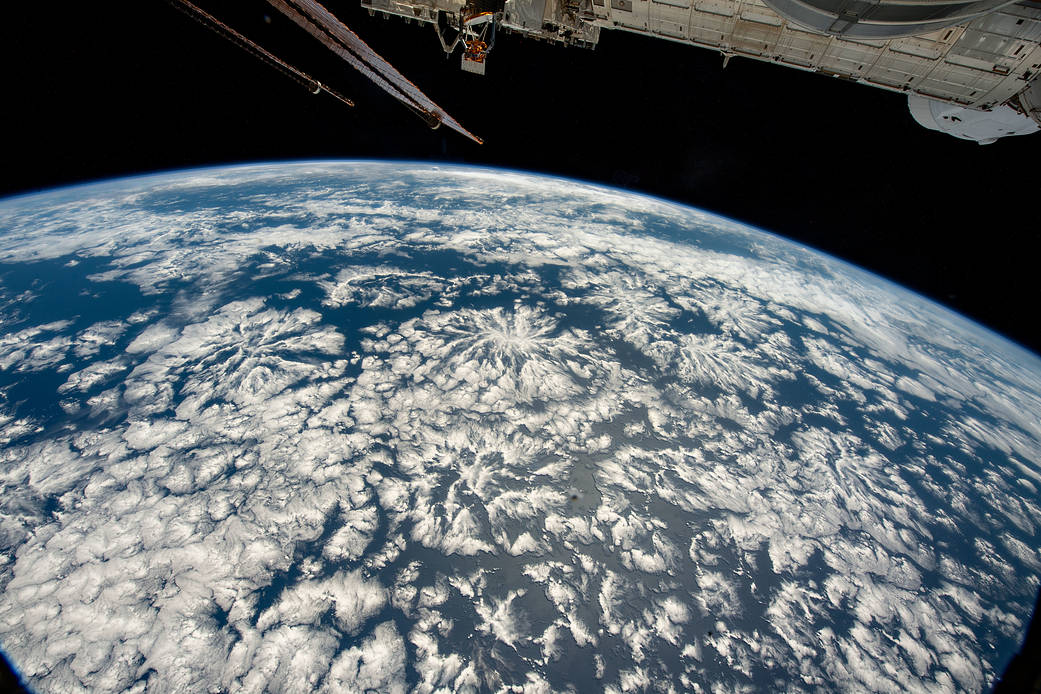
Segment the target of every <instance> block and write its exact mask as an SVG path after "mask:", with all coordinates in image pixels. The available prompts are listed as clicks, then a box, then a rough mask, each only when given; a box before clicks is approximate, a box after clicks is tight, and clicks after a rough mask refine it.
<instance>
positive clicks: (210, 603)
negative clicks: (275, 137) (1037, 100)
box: [0, 163, 1041, 692]
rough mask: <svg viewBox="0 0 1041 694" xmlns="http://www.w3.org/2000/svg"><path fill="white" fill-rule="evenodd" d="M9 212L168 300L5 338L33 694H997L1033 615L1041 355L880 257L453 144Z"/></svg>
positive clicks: (7, 447)
mask: <svg viewBox="0 0 1041 694" xmlns="http://www.w3.org/2000/svg"><path fill="white" fill-rule="evenodd" d="M406 193H407V197H402V195H405V194H406ZM20 200H21V201H20V202H17V203H4V205H0V224H2V225H3V226H4V228H5V229H9V230H10V233H9V234H7V235H5V236H4V237H3V239H0V258H2V259H4V260H5V261H7V262H12V263H17V262H26V261H30V260H35V259H44V258H53V259H58V260H62V261H64V262H65V263H66V264H67V265H68V267H66V268H64V269H65V271H68V272H73V273H75V272H81V273H86V272H88V270H87V269H86V268H87V267H90V270H89V272H91V273H93V274H91V275H90V276H89V277H84V279H85V280H87V281H91V280H93V281H95V282H96V283H97V287H98V291H99V292H101V291H102V290H103V289H104V287H105V285H104V284H103V283H107V282H122V283H130V284H132V285H134V286H135V287H136V288H137V289H138V290H140V291H141V292H142V293H144V294H145V295H147V296H148V297H149V299H148V302H147V306H146V307H145V308H142V309H141V310H135V311H134V312H133V313H132V314H131V315H129V316H126V317H119V316H114V317H112V318H109V317H107V314H106V318H105V319H104V320H93V319H92V318H91V319H84V320H83V322H82V324H80V323H79V322H78V321H80V320H81V319H80V318H76V319H75V320H76V321H77V322H73V321H72V319H71V317H70V320H68V321H57V322H51V323H41V324H39V325H35V326H34V325H32V324H31V322H28V321H27V322H24V323H20V324H17V325H14V326H10V327H9V329H8V331H7V332H6V333H5V334H4V335H3V336H0V369H2V370H3V373H4V375H5V379H8V380H6V381H5V384H4V385H3V388H2V391H0V397H2V398H3V401H2V402H0V405H2V411H3V415H2V416H0V426H2V427H3V434H2V438H3V440H5V441H6V442H5V444H4V448H3V450H2V451H0V455H2V465H0V642H2V643H3V646H4V648H5V650H6V651H7V652H8V653H9V654H11V655H12V657H13V658H14V659H15V661H16V662H17V663H18V664H19V666H20V667H21V669H22V671H23V672H24V673H25V674H26V675H27V676H28V677H29V678H30V679H31V681H32V682H33V683H34V685H36V686H38V687H39V688H40V690H41V691H63V690H76V689H91V690H95V691H121V690H126V689H132V688H133V687H135V686H136V687H142V686H147V687H148V688H150V689H155V690H156V691H163V690H164V688H165V689H168V690H171V691H173V690H178V689H179V690H182V691H194V690H203V689H206V688H207V687H209V686H211V685H213V686H219V687H222V688H224V689H226V690H228V691H262V690H263V689H264V688H265V687H267V688H272V689H284V690H297V689H308V690H312V689H321V688H325V689H329V690H348V691H349V690H352V689H354V690H359V691H364V690H365V689H366V688H368V689H375V690H380V691H391V692H399V691H404V690H405V689H407V688H410V687H412V688H414V689H415V690H416V691H418V692H427V691H429V692H433V691H438V690H449V691H456V690H458V691H465V690H467V688H473V689H479V688H482V687H485V688H489V689H501V690H503V691H509V690H511V689H512V690H513V691H542V690H545V689H547V688H551V689H555V688H559V685H560V683H563V684H564V686H566V685H567V683H568V682H569V677H570V676H571V674H572V672H571V671H572V670H573V669H575V668H579V667H587V666H588V669H589V670H590V672H589V673H588V674H590V675H593V674H595V676H597V677H599V678H601V679H602V686H603V687H604V688H605V689H608V690H613V691H638V690H640V689H641V688H647V687H649V686H651V685H652V684H660V685H661V687H662V688H663V689H667V688H669V687H671V688H673V689H676V690H681V689H694V688H696V687H701V688H702V689H706V690H707V689H709V688H712V687H716V688H719V689H720V690H733V691H741V690H747V689H748V688H749V687H752V686H754V685H755V683H758V682H761V681H764V680H763V679H762V678H763V677H766V676H769V677H771V678H774V679H778V680H781V681H784V682H785V683H786V685H790V686H791V688H793V689H796V688H799V687H802V688H804V689H807V690H812V689H825V688H829V687H834V688H838V689H850V690H854V689H855V690H866V691H928V690H936V691H978V690H980V689H982V688H984V687H986V686H987V685H988V684H989V683H990V681H991V679H992V678H993V676H994V672H995V668H996V667H997V666H998V665H999V664H1000V663H1001V662H1002V658H1004V657H1005V656H1006V655H1007V654H1008V653H1010V652H1011V649H1012V648H1014V647H1015V645H1016V644H1017V639H1018V632H1019V630H1020V629H1021V627H1022V625H1021V624H1020V623H1019V621H1018V620H1017V617H1016V614H1017V613H1018V612H1020V611H1022V610H1024V609H1026V608H1027V607H1028V605H1029V601H1030V600H1031V599H1032V591H1033V590H1034V589H1035V588H1036V586H1037V584H1038V576H1039V574H1041V556H1039V555H1038V554H1037V552H1036V551H1034V550H1033V549H1032V548H1034V547H1036V546H1037V533H1038V532H1039V529H1041V526H1039V525H1038V523H1037V520H1036V518H1037V516H1038V514H1039V513H1041V509H1039V507H1038V503H1037V500H1036V498H1035V497H1036V488H1037V487H1038V486H1039V485H1041V471H1039V469H1038V461H1039V460H1041V422H1039V420H1038V419H1037V417H1036V412H1037V411H1038V410H1039V407H1041V386H1039V379H1038V368H1039V365H1038V362H1037V360H1036V359H1035V358H1033V357H1030V356H1028V355H1024V354H1023V353H1022V352H1020V351H1017V350H1016V349H1015V348H1014V347H1012V346H1010V345H1007V344H1005V343H1001V342H999V341H997V340H996V339H995V338H994V337H993V336H991V335H989V334H988V333H985V332H984V331H982V330H980V329H978V328H974V327H972V326H968V325H967V324H966V323H964V321H962V319H960V318H958V317H956V316H953V314H949V313H947V312H945V311H944V310H942V309H940V308H938V307H936V306H933V305H931V304H928V303H927V302H925V301H924V300H921V299H920V298H917V297H913V296H911V295H909V294H906V293H902V292H901V291H900V290H898V289H895V288H893V287H891V286H888V285H886V284H884V283H882V282H881V281H879V280H878V279H877V278H874V277H871V276H869V275H866V274H864V273H862V272H860V271H857V270H855V269H853V268H850V267H848V266H845V265H843V264H841V263H839V262H837V261H833V260H831V259H828V258H824V257H822V256H817V255H812V254H808V253H807V252H806V251H804V250H802V249H799V248H796V247H794V246H791V245H790V244H787V243H786V242H784V241H782V240H780V239H776V238H773V237H769V236H766V235H763V234H760V233H758V232H755V231H754V230H751V229H748V228H745V227H742V226H740V225H737V224H736V223H733V222H729V221H727V220H720V219H717V218H714V217H711V216H709V215H706V214H704V213H700V212H697V211H692V210H689V209H686V208H682V207H678V206H675V205H671V204H669V203H666V202H663V201H658V200H652V199H649V198H642V197H638V196H631V195H629V194H626V193H619V192H616V191H605V190H603V189H599V188H596V187H592V186H587V185H584V184H577V183H574V182H568V183H567V184H562V183H561V182H560V181H558V180H554V179H542V178H538V177H532V176H527V175H523V174H503V173H501V172H489V171H474V170H461V169H455V168H451V167H441V168H432V167H426V166H413V165H399V164H394V165H390V164H376V163H370V164H344V165H339V164H336V165H334V164H324V163H308V164H304V165H300V166H292V167H288V168H287V167H285V166H265V167H255V168H243V169H232V170H227V171H223V170H222V171H216V170H215V171H208V172H198V173H196V174H193V175H191V176H186V175H184V174H179V175H173V176H158V177H154V178H150V179H147V180H141V181H135V182H132V183H120V184H109V187H107V188H106V187H104V186H101V187H97V188H90V189H85V190H83V191H81V192H80V193H77V195H72V196H69V195H66V196H65V197H64V198H60V199H59V198H53V199H52V201H53V203H54V204H53V205H51V206H50V207H49V208H47V209H45V208H44V207H42V206H40V205H39V204H38V203H33V204H29V203H27V202H25V200H24V199H20ZM39 200H43V199H42V198H41V199H39ZM207 200H210V202H206V201H207ZM677 230H681V231H677ZM430 259H435V260H436V261H437V262H434V261H433V260H430ZM72 260H78V261H80V262H79V264H70V263H69V261H72ZM86 260H90V262H89V263H88V262H84V261H86ZM428 260H430V262H427V261H428ZM442 261H444V263H443V264H442ZM315 268H321V269H320V270H316V269H315ZM315 272H321V273H324V274H321V275H316V274H314V273H315ZM244 286H245V287H249V288H250V291H247V292H246V293H244V294H243V293H242V292H243V290H242V287H244ZM41 291H45V290H41ZM315 297H318V299H316V298H315ZM323 300H324V303H323ZM157 307H162V308H157ZM128 310H129V309H128ZM34 388H36V389H39V390H38V391H33V389H34ZM44 389H50V390H46V392H44ZM25 392H34V393H35V398H36V399H34V398H27V397H26V396H25V395H24V393H25ZM48 397H54V398H55V399H56V398H57V397H60V398H61V401H60V408H51V409H47V408H45V407H42V406H40V405H39V404H38V402H37V400H39V401H43V400H46V399H47V398H48ZM59 410H60V411H59ZM66 413H68V414H66ZM73 425H74V426H73ZM573 492H578V493H573ZM573 496H574V497H577V499H576V500H572V497H573ZM468 625H473V626H472V627H469V626H468ZM470 630H472V631H473V632H474V634H475V638H476V641H480V645H479V646H476V647H475V646H474V645H473V642H471V641H470V640H469V639H467V638H466V636H467V635H468V634H469V633H470ZM709 632H711V635H710V634H709ZM982 642H987V643H993V644H994V645H995V648H994V649H993V650H986V651H981V649H980V648H979V646H978V644H979V643H982ZM605 655H607V656H608V657H606V658H605ZM535 663H538V665H537V671H535V670H533V668H535V667H536V665H535ZM677 663H682V665H677ZM765 664H769V665H768V666H767V665H765ZM576 686H577V685H576Z"/></svg>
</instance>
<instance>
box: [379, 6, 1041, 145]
mask: <svg viewBox="0 0 1041 694" xmlns="http://www.w3.org/2000/svg"><path fill="white" fill-rule="evenodd" d="M361 4H362V6H363V7H365V8H367V9H368V10H369V11H370V13H377V12H378V13H382V14H384V15H389V16H397V17H401V18H404V19H406V20H408V21H418V22H422V23H427V24H431V25H433V27H434V29H435V31H436V32H437V35H438V37H439V38H440V40H441V45H442V48H443V49H444V50H445V51H446V52H447V53H449V54H451V53H453V52H454V51H455V50H456V49H457V48H459V49H460V52H461V58H460V60H461V66H462V68H463V69H464V70H466V71H468V72H474V73H478V74H485V71H486V67H487V65H488V59H489V56H490V54H491V52H492V49H493V48H494V43H495V36H496V33H501V32H507V33H513V34H519V35H522V36H525V37H529V38H533V39H538V40H542V41H548V42H555V43H560V44H565V45H569V46H578V47H584V48H593V47H595V46H596V44H597V42H598V40H599V38H600V32H601V31H602V30H605V29H616V30H622V31H629V32H633V33H637V34H643V35H645V36H652V37H657V38H662V39H666V40H669V41H676V42H680V43H685V44H690V45H693V46H700V47H702V48H708V49H711V50H714V51H717V52H719V53H720V54H721V55H722V58H723V65H724V66H725V65H726V63H727V62H728V61H729V60H730V59H731V58H733V57H743V58H752V59H755V60H761V61H766V62H771V63H776V64H777V65H782V66H786V67H790V68H794V69H797V70H805V71H809V72H818V73H821V74H823V75H828V76H832V77H836V78H839V79H844V80H849V81H852V82H856V83H860V84H865V85H869V86H873V87H878V88H881V89H886V90H889V91H894V92H901V93H904V94H906V95H907V98H908V109H909V111H910V113H911V115H912V117H913V118H914V119H915V120H916V121H917V122H918V123H919V124H921V125H923V126H925V127H926V128H930V129H932V130H938V131H941V132H945V133H948V134H950V135H953V136H954V137H958V138H961V139H964V140H972V141H975V142H978V143H980V144H989V143H991V142H994V141H995V140H997V139H999V138H1002V137H1008V136H1012V135H1027V134H1030V133H1034V132H1037V131H1038V130H1041V80H1039V79H1037V78H1038V75H1039V74H1041V2H1039V1H1036V0H1019V1H1018V2H1008V1H1007V0H361Z"/></svg>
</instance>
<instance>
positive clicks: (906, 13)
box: [763, 0, 1015, 39]
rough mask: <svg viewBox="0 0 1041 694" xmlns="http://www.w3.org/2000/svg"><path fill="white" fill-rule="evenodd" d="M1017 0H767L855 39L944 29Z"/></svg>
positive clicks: (804, 21)
mask: <svg viewBox="0 0 1041 694" xmlns="http://www.w3.org/2000/svg"><path fill="white" fill-rule="evenodd" d="M1014 1H1015V0H1012V2H1010V1H1009V0H960V1H959V0H763V2H765V3H766V4H767V5H769V6H770V8H771V9H773V10H774V11H775V12H777V13H778V14H780V15H781V16H782V17H784V18H785V19H788V20H791V21H792V22H795V23H796V24H801V25H802V26H804V27H807V28H809V29H813V30H814V31H819V32H821V33H823V34H831V35H833V36H841V37H844V38H851V39H857V38H860V39H891V38H896V37H898V36H913V35H915V34H925V33H928V32H930V31H935V30H937V29H942V28H943V27H946V26H951V25H953V24H960V23H961V22H963V21H966V20H968V19H971V18H973V17H978V16H979V15H981V14H986V13H987V12H991V11H992V10H996V9H997V8H999V7H1004V6H1005V5H1011V4H1013V2H1014Z"/></svg>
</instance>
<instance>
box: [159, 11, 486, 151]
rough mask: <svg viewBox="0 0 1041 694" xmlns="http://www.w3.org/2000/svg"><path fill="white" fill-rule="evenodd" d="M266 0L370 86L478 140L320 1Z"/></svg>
mask: <svg viewBox="0 0 1041 694" xmlns="http://www.w3.org/2000/svg"><path fill="white" fill-rule="evenodd" d="M169 2H170V3H171V4H172V5H173V6H174V7H176V8H177V9H179V10H181V11H182V12H184V13H185V14H187V15H188V16H189V17H191V18H192V19H195V20H196V21H198V22H200V23H201V24H203V25H205V26H207V27H209V28H210V29H212V30H213V31H215V32H216V33H217V34H219V35H221V36H223V37H224V38H226V39H228V40H229V41H231V42H232V43H234V44H235V45H237V46H238V47H239V48H242V49H243V50H245V51H246V52H248V53H250V54H252V55H253V56H254V57H256V58H259V59H260V60H262V61H264V62H266V63H268V64H269V65H271V66H273V67H275V68H277V69H278V70H280V71H281V72H283V73H285V74H286V75H288V76H289V77H290V78H292V79H294V80H295V81H297V82H299V83H301V84H302V85H304V86H305V87H306V88H307V89H308V90H309V91H311V92H312V93H315V94H319V93H321V92H326V93H328V94H330V95H331V96H333V97H335V98H336V99H338V100H339V101H340V102H341V103H343V104H344V105H346V106H354V102H353V101H351V100H350V99H348V98H347V97H345V96H343V95H342V94H340V93H339V92H337V91H335V90H334V89H332V88H331V87H329V86H328V85H325V84H322V83H321V82H319V81H318V80H316V79H314V78H313V77H311V76H310V75H308V74H307V73H305V72H304V71H302V70H300V69H298V68H296V67H294V66H293V65H291V64H289V63H288V62H286V61H285V60H283V59H281V58H279V57H278V56H276V55H274V54H273V53H271V52H270V51H268V50H267V49H265V48H263V47H261V46H260V45H258V44H257V43H255V42H254V41H252V40H250V39H249V38H247V37H246V36H244V35H243V34H241V33H239V32H238V31H236V30H234V29H232V28H231V27H229V26H228V25H227V24H225V23H224V22H222V21H220V20H219V19H217V18H216V17H214V16H213V15H211V14H209V13H208V12H206V11H205V10H203V9H202V8H200V7H198V6H197V5H195V4H194V3H192V2H191V0H169ZM267 2H268V4H269V5H271V6H272V7H273V8H274V9H276V10H278V11H279V12H281V13H282V14H284V15H285V16H286V17H288V18H289V19H290V20H292V21H293V23H294V24H296V25H297V26H299V27H300V28H301V29H303V30H304V31H306V32H307V33H308V34H310V35H311V36H313V37H314V38H315V39H317V40H318V42H319V43H321V44H322V45H323V46H325V47H326V48H327V49H329V51H331V52H332V53H333V54H335V55H336V56H338V57H340V58H341V59H343V60H344V61H345V62H346V63H347V64H349V65H350V66H351V67H353V68H354V69H356V70H358V72H360V73H362V74H363V75H365V76H366V77H368V78H369V79H370V80H371V81H372V82H373V83H374V84H376V86H378V87H380V88H381V89H383V90H384V91H385V92H387V93H388V94H390V95H391V96H393V97H394V98H395V99H397V100H398V101H400V102H401V103H403V104H404V105H405V106H407V107H408V108H409V109H411V110H412V111H413V112H414V113H416V115H418V116H419V117H420V118H422V119H423V121H424V122H426V123H427V125H429V126H430V127H431V128H438V127H440V126H441V125H445V126H447V127H449V128H451V129H452V130H455V131H457V132H459V133H460V134H462V135H465V136H466V137H468V138H470V139H471V140H473V141H474V142H476V143H478V144H481V142H482V140H481V138H479V137H477V136H476V135H474V134H473V133H471V132H470V131H469V130H467V129H466V128H464V127H463V126H462V125H461V124H460V123H459V121H457V120H456V119H455V118H453V117H452V116H450V115H448V113H446V112H445V110H444V109H443V108H441V107H440V106H438V105H437V104H435V103H434V102H433V101H432V100H431V99H430V98H429V97H428V96H427V95H426V94H424V93H423V92H422V91H420V89H419V88H418V87H417V86H416V85H414V84H412V82H410V81H408V79H406V78H405V76H404V75H402V74H401V73H400V72H398V71H397V70H396V69H395V68H394V66H393V65H391V64H390V63H388V62H387V61H386V60H384V59H383V58H382V57H381V56H380V55H379V54H378V53H376V51H374V50H372V49H371V48H370V47H369V46H368V44H366V43H365V42H364V41H362V40H361V39H360V38H359V37H358V35H357V34H355V33H354V32H353V31H351V30H350V29H348V28H347V26H346V25H344V24H343V22H341V21H340V20H338V19H337V18H336V17H335V16H334V15H333V14H332V13H331V12H329V10H327V9H325V8H324V7H323V6H322V5H321V4H319V3H317V2H315V0H267Z"/></svg>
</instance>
